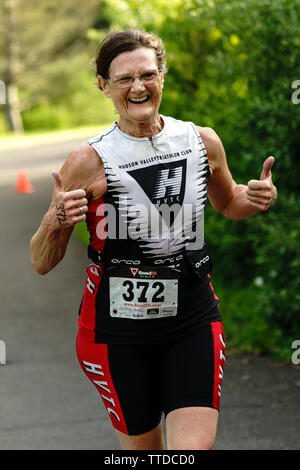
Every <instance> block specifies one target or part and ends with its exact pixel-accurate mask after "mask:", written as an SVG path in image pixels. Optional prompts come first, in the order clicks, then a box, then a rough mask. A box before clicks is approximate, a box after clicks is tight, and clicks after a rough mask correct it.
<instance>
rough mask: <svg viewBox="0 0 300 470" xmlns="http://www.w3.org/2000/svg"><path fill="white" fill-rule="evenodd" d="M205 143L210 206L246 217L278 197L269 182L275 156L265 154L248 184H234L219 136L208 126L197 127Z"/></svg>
mask: <svg viewBox="0 0 300 470" xmlns="http://www.w3.org/2000/svg"><path fill="white" fill-rule="evenodd" d="M198 130H199V133H200V135H201V138H202V140H203V142H204V144H205V146H206V150H207V156H208V162H209V168H210V172H211V178H210V180H209V182H208V184H207V189H208V197H209V200H210V202H211V204H212V206H213V207H214V208H215V209H216V210H217V211H219V212H221V214H223V215H224V216H225V217H228V218H229V219H235V220H240V219H245V218H247V217H250V216H252V215H254V214H257V213H258V212H260V211H266V210H267V209H268V208H269V207H270V206H271V205H273V204H274V202H275V200H276V198H277V190H276V187H275V186H274V185H273V183H272V175H271V167H272V165H273V163H274V157H268V158H267V159H266V160H265V162H264V165H263V170H262V173H261V176H260V179H259V180H250V181H249V182H248V184H247V185H243V184H237V183H236V182H235V181H234V180H233V178H232V175H231V173H230V171H229V168H228V164H227V160H226V154H225V150H224V147H223V145H222V142H221V140H220V138H219V137H218V136H217V134H216V133H215V131H213V130H212V129H210V128H203V127H198Z"/></svg>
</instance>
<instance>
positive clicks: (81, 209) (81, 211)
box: [79, 207, 83, 215]
mask: <svg viewBox="0 0 300 470" xmlns="http://www.w3.org/2000/svg"><path fill="white" fill-rule="evenodd" d="M79 210H80V215H83V208H82V207H79Z"/></svg>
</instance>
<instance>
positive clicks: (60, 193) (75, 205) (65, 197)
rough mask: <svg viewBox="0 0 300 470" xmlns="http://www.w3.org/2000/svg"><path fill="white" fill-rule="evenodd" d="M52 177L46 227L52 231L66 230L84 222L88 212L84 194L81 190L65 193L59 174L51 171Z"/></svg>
mask: <svg viewBox="0 0 300 470" xmlns="http://www.w3.org/2000/svg"><path fill="white" fill-rule="evenodd" d="M52 176H53V179H54V188H53V194H52V203H51V208H50V209H51V217H50V218H48V227H49V226H50V225H51V229H52V230H56V229H60V228H67V227H72V226H73V225H75V224H77V223H78V222H81V221H82V220H85V219H86V215H85V213H86V212H87V210H88V208H87V204H88V201H87V199H86V192H85V191H84V190H83V189H75V190H73V191H65V190H64V186H63V181H62V177H61V174H60V172H59V171H53V172H52ZM49 228H50V227H49Z"/></svg>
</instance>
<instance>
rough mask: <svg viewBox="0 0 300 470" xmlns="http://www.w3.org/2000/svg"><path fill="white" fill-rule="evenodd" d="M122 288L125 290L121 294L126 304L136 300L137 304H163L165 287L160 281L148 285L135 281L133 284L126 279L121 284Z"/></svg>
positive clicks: (144, 282)
mask: <svg viewBox="0 0 300 470" xmlns="http://www.w3.org/2000/svg"><path fill="white" fill-rule="evenodd" d="M122 287H123V288H125V292H123V294H122V295H123V299H124V300H126V301H127V302H132V301H133V300H135V299H136V301H137V302H142V303H146V302H152V303H155V302H164V300H165V297H164V289H165V286H164V284H163V283H162V282H160V281H155V282H153V283H151V285H150V284H149V282H148V281H136V282H135V283H134V282H132V281H130V280H129V279H127V280H126V281H124V282H123V284H122Z"/></svg>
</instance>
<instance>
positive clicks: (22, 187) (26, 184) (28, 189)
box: [16, 170, 34, 193]
mask: <svg viewBox="0 0 300 470" xmlns="http://www.w3.org/2000/svg"><path fill="white" fill-rule="evenodd" d="M33 191H34V190H33V186H32V185H31V184H30V181H29V178H28V175H27V173H26V171H25V170H19V171H18V176H17V184H16V192H17V193H33Z"/></svg>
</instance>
